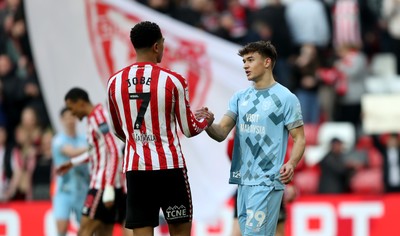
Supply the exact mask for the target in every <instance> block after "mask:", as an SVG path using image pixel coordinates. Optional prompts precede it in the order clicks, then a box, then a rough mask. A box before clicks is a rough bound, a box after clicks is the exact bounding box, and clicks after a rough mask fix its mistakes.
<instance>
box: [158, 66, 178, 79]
mask: <svg viewBox="0 0 400 236" xmlns="http://www.w3.org/2000/svg"><path fill="white" fill-rule="evenodd" d="M157 66H158V65H157ZM158 68H159V69H160V71H162V72H164V73H167V74H168V75H170V76H173V77H175V78H177V79H183V80H185V78H184V77H183V76H182V75H181V74H180V73H179V72H177V71H174V70H171V69H169V68H166V67H161V66H158Z"/></svg>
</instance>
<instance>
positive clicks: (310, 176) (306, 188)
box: [293, 166, 320, 194]
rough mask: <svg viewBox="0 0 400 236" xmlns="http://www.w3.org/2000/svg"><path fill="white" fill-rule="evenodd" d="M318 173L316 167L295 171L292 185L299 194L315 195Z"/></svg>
mask: <svg viewBox="0 0 400 236" xmlns="http://www.w3.org/2000/svg"><path fill="white" fill-rule="evenodd" d="M319 177H320V172H319V168H318V166H314V167H308V168H306V169H303V170H302V171H297V172H296V173H295V175H294V179H293V184H294V185H295V186H296V189H297V190H298V191H299V193H300V194H315V193H317V192H318V185H319Z"/></svg>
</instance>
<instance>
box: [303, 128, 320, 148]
mask: <svg viewBox="0 0 400 236" xmlns="http://www.w3.org/2000/svg"><path fill="white" fill-rule="evenodd" d="M304 134H305V136H306V144H307V145H316V144H317V140H318V125H316V124H304Z"/></svg>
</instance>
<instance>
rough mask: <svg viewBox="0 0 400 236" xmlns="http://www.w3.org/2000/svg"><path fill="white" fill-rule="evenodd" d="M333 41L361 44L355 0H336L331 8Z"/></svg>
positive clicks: (336, 42) (337, 46) (341, 44)
mask: <svg viewBox="0 0 400 236" xmlns="http://www.w3.org/2000/svg"><path fill="white" fill-rule="evenodd" d="M332 14H333V43H334V45H335V47H336V48H339V47H342V46H345V45H349V44H350V45H356V46H358V47H361V46H362V42H361V24H360V15H359V7H358V2H357V0H337V1H336V2H335V5H334V8H333V13H332Z"/></svg>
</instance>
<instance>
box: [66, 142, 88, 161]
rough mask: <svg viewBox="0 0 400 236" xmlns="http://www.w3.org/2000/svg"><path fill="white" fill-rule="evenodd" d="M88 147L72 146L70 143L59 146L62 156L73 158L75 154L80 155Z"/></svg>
mask: <svg viewBox="0 0 400 236" xmlns="http://www.w3.org/2000/svg"><path fill="white" fill-rule="evenodd" d="M87 151H88V148H87V147H73V146H71V145H64V146H62V147H61V153H62V154H63V155H64V156H67V157H70V158H73V157H75V156H78V155H81V154H83V153H84V152H87Z"/></svg>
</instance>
